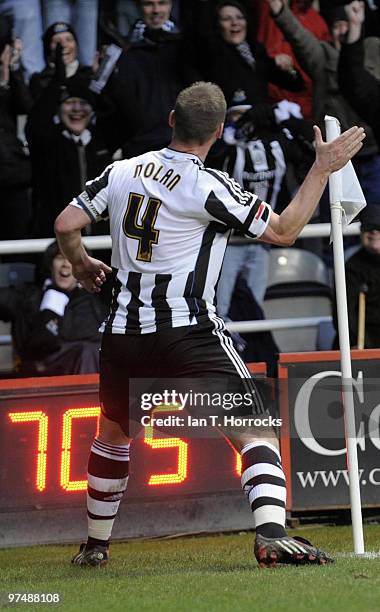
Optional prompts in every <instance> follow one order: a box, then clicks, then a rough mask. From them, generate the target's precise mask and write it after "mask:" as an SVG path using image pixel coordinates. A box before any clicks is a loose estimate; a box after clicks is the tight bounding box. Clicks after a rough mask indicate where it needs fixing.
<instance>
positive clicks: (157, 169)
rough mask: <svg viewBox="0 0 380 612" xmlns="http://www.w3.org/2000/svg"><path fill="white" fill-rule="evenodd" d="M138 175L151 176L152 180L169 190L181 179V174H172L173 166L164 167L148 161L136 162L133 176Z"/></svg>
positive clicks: (136, 176)
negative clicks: (144, 162) (145, 162)
mask: <svg viewBox="0 0 380 612" xmlns="http://www.w3.org/2000/svg"><path fill="white" fill-rule="evenodd" d="M173 175H174V176H173ZM140 176H144V177H145V178H151V179H152V181H157V182H158V183H161V184H162V185H164V186H165V187H166V188H167V189H168V190H169V191H173V189H174V187H175V186H176V185H177V184H178V183H179V181H180V180H181V175H180V174H174V170H173V168H168V169H164V166H162V165H161V166H157V165H156V164H154V163H153V162H149V163H148V164H137V166H136V167H135V173H134V175H133V178H138V177H140Z"/></svg>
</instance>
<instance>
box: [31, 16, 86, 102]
mask: <svg viewBox="0 0 380 612" xmlns="http://www.w3.org/2000/svg"><path fill="white" fill-rule="evenodd" d="M43 43H44V56H45V60H46V67H45V68H44V70H43V71H42V72H38V73H35V74H33V75H32V78H31V81H30V89H31V92H32V96H33V98H34V100H38V98H39V97H40V96H41V95H42V94H43V93H45V90H46V89H47V88H48V87H49V85H53V86H54V87H55V86H57V85H58V86H59V85H64V84H65V82H66V81H68V80H71V79H76V78H80V79H81V80H82V81H83V80H84V79H87V81H88V82H90V78H91V76H92V70H91V68H88V67H87V66H83V65H82V64H80V63H79V61H78V59H77V56H78V38H77V35H76V33H75V32H74V30H73V29H72V27H71V26H70V25H69V24H68V23H64V22H62V21H60V22H56V23H53V24H52V25H51V26H49V28H48V29H47V30H46V31H45V33H44V35H43Z"/></svg>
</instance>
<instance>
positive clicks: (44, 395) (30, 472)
mask: <svg viewBox="0 0 380 612" xmlns="http://www.w3.org/2000/svg"><path fill="white" fill-rule="evenodd" d="M256 369H257V368H256ZM259 370H260V364H259ZM263 371H264V369H263V368H261V372H263ZM160 411H161V412H163V411H165V412H168V408H167V407H163V406H159V407H157V408H155V410H154V412H156V413H157V412H160ZM99 414H100V407H99V399H98V376H97V375H86V376H83V375H82V376H61V377H49V378H36V379H23V380H17V379H13V380H3V381H0V445H1V449H2V452H1V462H2V464H1V469H0V513H1V512H13V511H16V510H17V511H20V510H25V511H26V510H32V509H39V510H43V509H48V508H57V507H66V506H70V507H73V506H80V507H83V505H84V503H85V491H86V487H87V481H86V472H87V459H88V452H89V448H90V446H91V443H92V440H93V437H94V435H95V433H96V431H97V427H98V420H99ZM156 416H157V415H156ZM158 416H165V415H164V414H162V415H161V414H160V415H158ZM191 429H192V431H191V432H190V431H189V429H187V428H186V426H185V427H181V428H180V429H179V428H178V427H177V428H175V429H172V430H171V429H170V428H166V429H165V432H164V434H163V433H162V428H161V431H157V430H156V429H155V428H154V427H151V426H147V427H144V428H142V429H141V433H140V434H139V436H137V438H135V440H134V441H133V442H132V444H131V463H130V479H129V483H128V489H127V494H126V496H127V499H128V502H131V501H133V500H135V501H136V502H137V501H140V502H141V501H155V500H159V499H164V500H168V499H170V498H175V497H179V496H180V497H183V496H195V495H202V494H207V495H210V494H213V493H214V494H215V493H221V492H227V491H239V493H240V495H241V492H240V491H241V490H240V479H239V476H240V467H241V466H240V457H239V455H238V454H237V453H236V452H235V451H234V450H233V449H232V448H231V447H230V446H229V445H228V444H227V443H226V441H225V440H224V439H223V438H222V437H221V435H220V434H219V433H218V432H216V431H215V430H214V429H212V428H202V429H203V430H205V429H206V430H207V431H202V432H201V434H200V436H199V437H198V436H197V435H194V431H193V430H194V428H191ZM179 431H180V433H181V437H179V436H178V432H179ZM205 442H206V443H205ZM242 503H243V504H244V500H242ZM0 519H1V515H0Z"/></svg>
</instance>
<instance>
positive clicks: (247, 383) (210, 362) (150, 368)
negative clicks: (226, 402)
mask: <svg viewBox="0 0 380 612" xmlns="http://www.w3.org/2000/svg"><path fill="white" fill-rule="evenodd" d="M132 379H133V383H134V382H135V380H136V379H140V380H141V379H144V381H145V380H146V381H149V383H148V384H149V386H150V388H149V389H145V390H150V391H152V390H153V391H155V392H156V391H158V390H159V387H160V381H165V385H166V386H167V384H168V381H173V380H174V379H176V384H177V383H178V381H181V383H180V384H182V387H183V382H184V380H185V379H186V380H190V379H191V387H192V389H196V390H197V391H202V390H203V391H205V390H207V391H208V392H216V393H240V394H247V393H250V394H251V396H252V397H251V400H250V401H249V402H248V404H245V403H243V405H241V403H240V404H239V405H236V406H235V405H234V406H232V407H229V408H228V412H229V414H230V415H234V416H248V415H249V416H252V415H261V414H263V413H264V412H265V410H264V406H263V401H262V398H261V396H260V394H259V391H258V389H257V385H256V384H255V383H254V381H253V380H252V378H251V376H250V373H249V370H248V369H247V367H246V365H245V364H244V362H243V361H242V359H241V358H240V356H239V354H238V353H237V351H236V349H235V348H234V346H233V343H232V340H231V337H230V334H229V333H228V331H226V330H225V329H224V325H223V324H222V323H219V322H217V321H216V322H215V323H214V322H211V321H208V322H205V323H201V324H198V325H193V326H187V327H177V328H172V329H168V330H165V331H161V332H157V333H151V334H141V335H130V334H128V335H121V334H104V335H103V339H102V346H101V352H100V401H101V405H102V413H103V414H104V416H106V417H107V418H108V419H110V420H111V421H115V422H117V423H118V424H119V425H120V426H121V428H122V429H123V431H124V432H125V433H126V434H127V435H131V432H130V426H129V420H130V418H131V411H132V404H133V399H132V396H133V397H134V398H135V396H136V391H134V392H133V393H132V396H131V386H132ZM152 381H155V384H154V389H152ZM178 384H179V383H178ZM188 384H190V382H189V383H188ZM165 385H164V386H165ZM161 386H162V385H161ZM139 388H140V389H143V387H141V385H140V387H139ZM186 409H187V407H186ZM190 412H191V409H190ZM193 412H194V410H193ZM213 413H217V410H215V407H214V408H213Z"/></svg>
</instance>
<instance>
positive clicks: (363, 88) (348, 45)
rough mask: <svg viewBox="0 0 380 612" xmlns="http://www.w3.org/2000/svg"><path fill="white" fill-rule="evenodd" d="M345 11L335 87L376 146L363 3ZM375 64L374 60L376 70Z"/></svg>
mask: <svg viewBox="0 0 380 612" xmlns="http://www.w3.org/2000/svg"><path fill="white" fill-rule="evenodd" d="M345 10H346V14H347V18H348V22H349V26H348V33H347V39H346V41H345V42H344V43H343V45H342V52H341V55H340V58H339V67H338V75H339V86H340V87H341V88H342V92H343V93H344V95H345V96H346V97H347V99H348V100H349V101H350V103H351V104H352V106H353V107H354V108H355V110H356V111H357V112H358V113H359V115H360V116H361V117H363V119H364V120H365V121H368V123H369V124H370V125H371V127H372V128H373V130H374V132H375V134H376V138H377V142H378V144H379V146H380V115H379V108H380V81H379V80H378V79H376V77H375V76H373V75H372V74H371V73H370V72H369V71H368V70H366V69H365V55H364V42H363V38H362V27H363V23H364V3H363V2H358V1H357V0H354V2H351V4H348V5H346V7H345ZM379 63H380V57H379V56H378V59H377V67H379ZM378 69H379V68H378ZM378 204H380V199H379V202H378Z"/></svg>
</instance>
